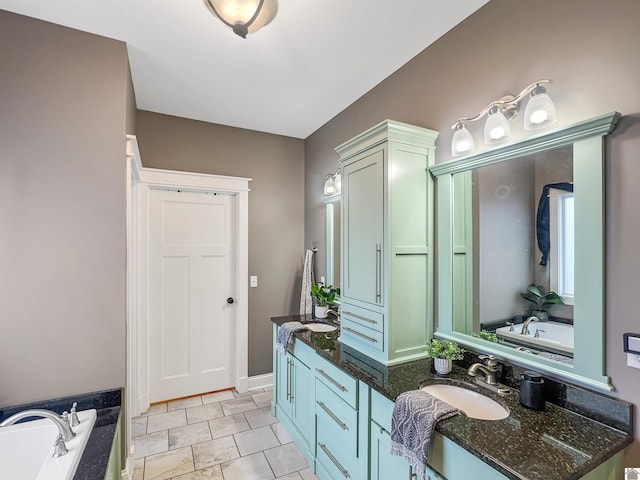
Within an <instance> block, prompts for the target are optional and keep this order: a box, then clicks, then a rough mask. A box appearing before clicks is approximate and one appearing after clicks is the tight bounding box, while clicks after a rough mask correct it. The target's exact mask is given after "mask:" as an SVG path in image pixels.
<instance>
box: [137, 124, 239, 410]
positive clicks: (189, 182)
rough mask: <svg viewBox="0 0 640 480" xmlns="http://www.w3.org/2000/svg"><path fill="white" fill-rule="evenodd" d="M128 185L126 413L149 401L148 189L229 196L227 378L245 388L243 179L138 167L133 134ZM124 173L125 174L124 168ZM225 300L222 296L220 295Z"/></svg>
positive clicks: (146, 406) (237, 385) (144, 408)
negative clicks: (231, 279)
mask: <svg viewBox="0 0 640 480" xmlns="http://www.w3.org/2000/svg"><path fill="white" fill-rule="evenodd" d="M127 141H128V145H127V157H128V166H127V168H128V173H127V177H128V185H129V192H128V193H129V201H130V208H129V211H128V217H129V222H130V231H129V239H128V245H129V249H130V252H129V255H128V269H129V272H128V280H129V287H128V294H129V295H128V299H129V300H128V309H127V316H128V318H127V339H128V341H127V349H128V353H127V357H128V360H127V377H128V378H127V388H128V389H129V392H128V395H127V400H128V401H129V409H128V412H129V415H127V416H128V417H130V416H136V415H139V414H140V413H142V412H144V411H146V410H147V409H148V407H149V405H150V383H149V382H150V370H151V365H150V357H149V342H150V329H149V281H150V278H149V252H148V248H147V247H148V245H149V238H148V235H149V222H148V220H149V196H150V191H151V189H158V188H165V189H180V190H184V191H189V192H209V193H213V192H217V193H226V194H229V195H233V196H234V198H235V212H234V216H235V224H236V232H235V233H236V241H235V250H236V259H235V262H234V265H232V266H231V268H232V269H233V271H234V275H235V287H234V292H235V296H234V304H233V309H232V310H233V312H234V318H233V320H232V322H231V329H232V332H233V333H232V338H233V339H234V340H233V345H232V348H231V352H232V356H233V359H234V361H233V364H232V367H231V378H232V381H233V385H235V387H236V389H238V390H239V391H241V392H243V391H246V390H247V387H248V201H249V198H248V196H249V182H250V181H251V179H249V178H238V177H226V176H220V175H208V174H198V173H191V172H178V171H172V170H160V169H151V168H144V167H142V164H141V160H140V154H139V151H138V147H137V141H136V138H135V136H131V135H128V136H127ZM129 172H130V173H129ZM223 300H226V297H225V298H224V299H223Z"/></svg>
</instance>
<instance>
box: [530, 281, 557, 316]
mask: <svg viewBox="0 0 640 480" xmlns="http://www.w3.org/2000/svg"><path fill="white" fill-rule="evenodd" d="M520 296H521V297H522V298H523V299H525V300H526V301H527V302H529V304H530V308H531V315H533V316H534V317H536V318H537V319H538V320H541V321H543V322H544V321H547V320H549V313H548V312H549V309H550V308H551V307H552V306H554V305H564V302H563V301H562V298H560V296H559V295H558V294H557V293H556V292H552V291H551V292H547V290H546V289H545V288H544V287H543V286H542V285H534V284H533V283H532V284H531V285H529V286H528V287H527V291H526V292H523V293H521V294H520Z"/></svg>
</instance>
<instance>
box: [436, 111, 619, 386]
mask: <svg viewBox="0 0 640 480" xmlns="http://www.w3.org/2000/svg"><path fill="white" fill-rule="evenodd" d="M619 117H620V114H618V113H615V112H614V113H611V114H608V115H605V116H602V117H598V118H595V119H592V120H589V121H586V122H582V123H580V124H577V125H573V126H571V127H567V128H564V129H562V130H557V131H554V132H550V133H546V134H543V135H538V136H536V137H531V138H528V139H526V140H523V141H521V142H518V143H513V144H510V145H506V146H503V147H500V148H498V149H494V150H491V151H487V152H482V153H480V154H477V155H473V156H469V157H465V158H462V159H459V160H454V161H451V162H447V163H443V164H439V165H436V166H433V167H431V169H430V171H431V173H432V174H433V175H434V176H435V178H436V181H437V251H438V268H437V271H438V315H437V319H438V326H437V331H436V336H438V337H441V338H447V339H450V340H454V341H456V342H458V343H460V344H462V345H466V346H467V347H470V348H473V349H475V350H478V351H481V352H485V353H493V354H495V355H496V356H498V357H500V358H503V359H505V360H509V361H512V362H514V363H517V364H520V365H524V366H526V367H530V368H533V369H536V370H538V371H540V372H544V373H547V374H551V375H553V376H556V377H560V378H565V379H567V380H569V381H572V382H573V383H577V384H581V385H584V386H588V387H592V388H597V389H601V390H611V389H612V386H611V385H610V382H609V378H608V377H606V376H605V375H604V298H605V292H604V198H605V197H604V160H605V159H604V140H603V138H604V136H605V135H607V134H608V133H609V132H611V131H612V130H613V128H614V127H615V124H616V123H617V121H618V119H619ZM525 297H526V298H525ZM543 303H544V305H542V304H543Z"/></svg>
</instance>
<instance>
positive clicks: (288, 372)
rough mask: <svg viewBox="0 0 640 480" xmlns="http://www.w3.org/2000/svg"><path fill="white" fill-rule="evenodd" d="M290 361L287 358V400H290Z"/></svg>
mask: <svg viewBox="0 0 640 480" xmlns="http://www.w3.org/2000/svg"><path fill="white" fill-rule="evenodd" d="M291 364H292V362H291V360H290V359H288V358H287V400H291V399H292V398H293V397H292V396H291Z"/></svg>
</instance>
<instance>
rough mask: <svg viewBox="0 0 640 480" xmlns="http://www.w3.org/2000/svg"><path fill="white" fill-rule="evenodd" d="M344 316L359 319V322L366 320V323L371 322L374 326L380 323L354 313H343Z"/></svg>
mask: <svg viewBox="0 0 640 480" xmlns="http://www.w3.org/2000/svg"><path fill="white" fill-rule="evenodd" d="M342 314H343V315H349V316H351V317H354V318H357V319H358V320H364V321H365V322H369V323H372V324H374V325H377V324H378V322H376V321H375V320H371V319H370V318H367V317H363V316H362V315H357V314H355V313H352V312H342Z"/></svg>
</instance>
